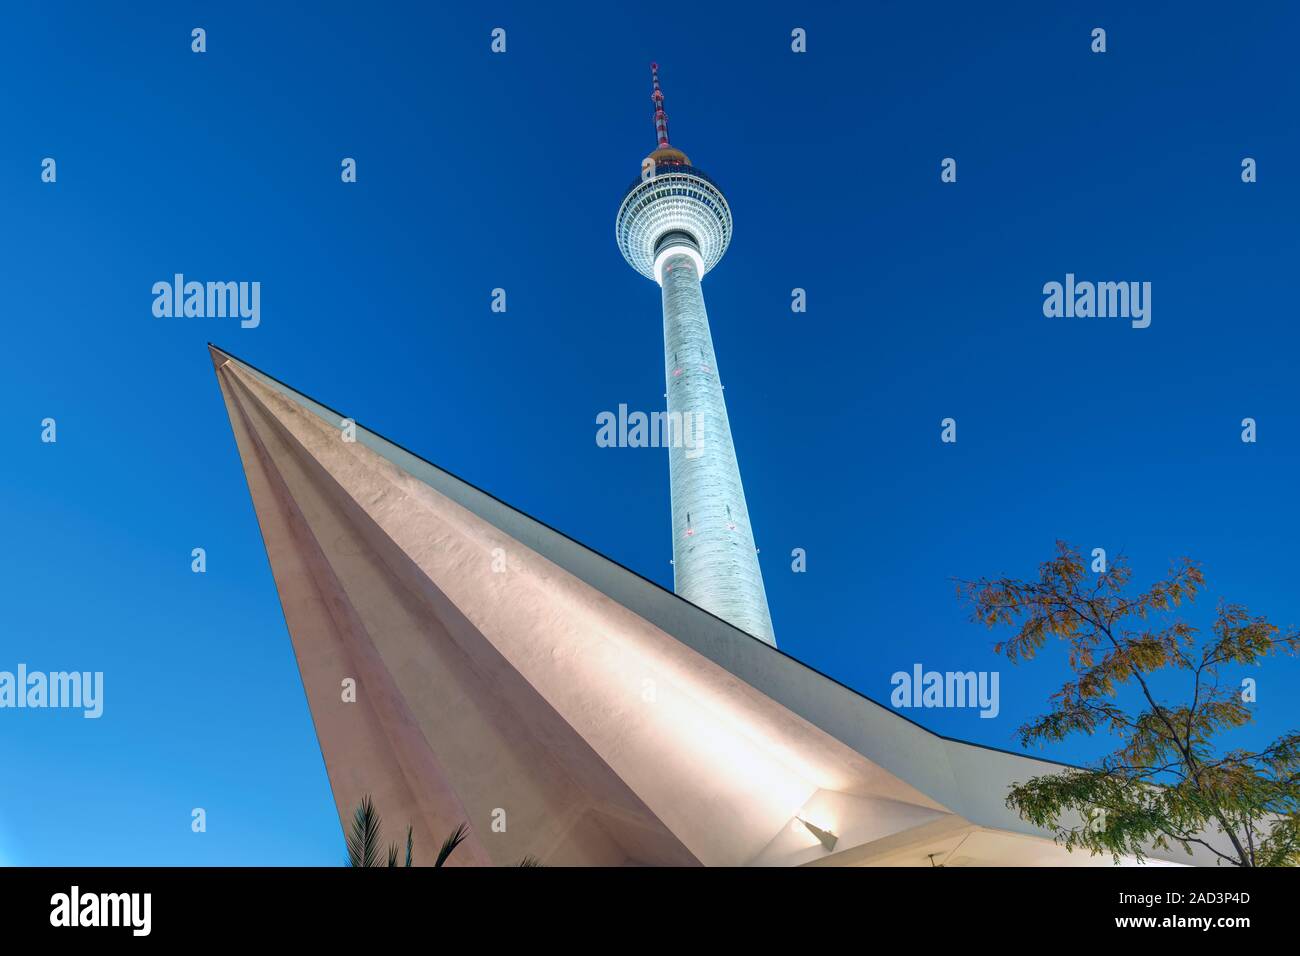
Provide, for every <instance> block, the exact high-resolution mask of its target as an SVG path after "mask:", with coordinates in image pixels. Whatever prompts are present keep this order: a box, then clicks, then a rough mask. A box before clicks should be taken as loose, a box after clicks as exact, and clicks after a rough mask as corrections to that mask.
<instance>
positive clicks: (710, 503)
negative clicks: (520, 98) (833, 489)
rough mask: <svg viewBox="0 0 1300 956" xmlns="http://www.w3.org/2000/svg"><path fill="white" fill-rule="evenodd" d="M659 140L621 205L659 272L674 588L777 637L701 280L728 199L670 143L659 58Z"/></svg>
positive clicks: (636, 258) (627, 240)
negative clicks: (669, 432)
mask: <svg viewBox="0 0 1300 956" xmlns="http://www.w3.org/2000/svg"><path fill="white" fill-rule="evenodd" d="M650 76H651V82H652V92H651V94H650V99H651V100H652V101H653V103H654V122H655V135H656V137H657V139H658V145H657V146H656V148H655V150H654V152H652V153H651V154H650V155H649V156H647V157H646V158H645V160H644V161H643V162H642V166H641V178H640V179H638V180H637V181H636V182H635V183H633V184H632V186H631V187H630V188H629V189H628V191H627V195H626V196H624V197H623V204H622V205H621V206H620V207H619V210H618V218H617V220H616V222H615V234H616V236H617V239H618V247H619V249H620V250H621V251H622V253H623V258H625V259H626V260H627V261H628V264H629V265H630V266H632V268H633V269H635V270H636V271H637V272H639V273H641V274H642V275H643V276H645V277H646V278H647V279H654V280H655V281H656V282H658V283H659V285H660V288H661V290H662V294H663V310H664V373H665V378H666V379H667V382H668V395H667V397H668V421H669V423H671V425H672V426H673V429H674V432H673V435H672V440H671V441H670V443H669V445H670V447H669V449H668V473H669V485H670V488H671V491H672V518H673V589H674V590H675V591H676V592H677V593H678V594H679V595H681V596H682V597H683V598H685V599H686V600H688V601H690V602H691V603H692V604H696V605H698V606H700V607H702V608H704V609H705V610H706V611H709V612H710V613H712V614H715V615H717V616H718V617H720V618H722V619H723V620H724V621H728V622H729V623H731V624H733V625H735V626H736V627H738V628H740V629H741V630H742V631H745V632H746V633H748V634H752V635H753V636H754V637H757V638H760V639H761V640H764V641H766V642H767V643H769V644H771V645H772V646H774V647H775V646H776V638H775V636H774V635H773V633H772V616H771V614H770V613H769V611H768V607H767V592H766V591H765V590H764V589H763V573H762V571H761V570H760V569H759V566H758V551H757V548H756V546H755V544H754V532H753V528H752V527H751V525H750V523H749V508H748V506H747V505H746V504H745V489H744V487H743V486H742V485H741V483H740V466H739V464H738V463H737V461H736V449H735V446H734V445H733V444H732V441H731V425H730V423H729V422H728V420H727V405H726V402H725V401H724V400H723V396H722V384H721V382H720V381H719V377H718V363H717V359H716V357H715V355H714V352H713V337H712V335H711V334H710V332H709V316H708V313H707V312H706V311H705V309H704V293H703V291H702V289H701V288H700V280H701V279H703V278H704V276H705V274H706V273H707V272H708V271H709V270H710V269H712V268H713V267H714V266H716V265H717V264H718V261H719V260H720V259H721V258H722V254H723V253H724V252H726V251H727V245H728V244H729V243H730V242H731V208H730V207H729V206H728V205H727V200H726V198H725V197H724V196H723V195H722V190H720V189H719V188H718V187H717V185H716V184H715V183H714V182H713V180H712V179H710V178H709V177H708V176H707V175H706V174H705V173H704V172H703V171H702V170H700V169H699V168H697V167H695V166H692V165H691V161H690V159H689V158H688V157H687V156H686V154H685V153H683V152H682V151H681V150H680V149H677V148H675V147H673V146H671V145H669V142H668V114H667V113H665V112H664V94H663V91H662V90H660V88H659V65H658V64H656V63H652V64H650Z"/></svg>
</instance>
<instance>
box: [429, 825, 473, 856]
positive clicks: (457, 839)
mask: <svg viewBox="0 0 1300 956" xmlns="http://www.w3.org/2000/svg"><path fill="white" fill-rule="evenodd" d="M467 836H469V827H468V826H466V825H465V824H463V823H462V824H461V825H460V826H458V827H456V829H455V830H452V831H451V835H450V836H448V837H447V839H445V840H443V841H442V849H441V850H439V851H438V859H437V860H435V861H434V864H433V865H434V866H442V865H443V864H444V863H446V862H447V857H449V856H451V853H452V851H453V850H455V849H456V847H458V846H460V845H461V843H462V842H463V841H464V839H465V837H467Z"/></svg>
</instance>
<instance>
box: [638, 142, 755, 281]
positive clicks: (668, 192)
mask: <svg viewBox="0 0 1300 956" xmlns="http://www.w3.org/2000/svg"><path fill="white" fill-rule="evenodd" d="M655 152H656V153H663V152H667V151H665V150H656V151H655ZM673 152H674V153H677V155H678V156H681V158H682V159H685V158H686V157H685V154H683V153H678V152H677V151H676V150H673ZM665 158H668V159H674V158H676V157H665ZM651 159H652V161H653V162H654V175H653V176H650V177H648V178H646V179H639V180H637V181H636V182H635V183H633V184H632V186H631V187H630V188H629V189H628V191H627V195H626V196H625V197H624V198H623V204H622V206H620V207H619V210H618V218H617V219H616V220H615V234H616V236H617V238H618V248H619V249H620V250H621V251H622V253H623V258H624V259H626V260H627V262H628V265H630V266H631V267H632V268H633V269H635V270H636V271H637V272H639V273H641V274H642V275H643V276H645V277H646V278H647V279H654V280H655V281H659V279H660V277H659V276H657V275H656V274H655V260H656V258H657V257H658V256H659V255H660V253H662V252H663V251H664V250H665V249H667V248H671V247H672V246H674V245H676V244H677V243H678V241H679V240H685V239H689V240H690V241H689V243H687V242H684V241H683V242H682V244H683V245H686V247H687V248H689V247H690V246H691V245H694V247H695V250H696V251H697V252H698V254H699V257H700V259H701V264H700V275H701V276H703V275H704V274H705V273H706V272H708V271H709V270H710V269H712V268H713V267H714V266H716V265H717V264H718V261H719V260H720V259H721V258H722V254H723V253H724V252H726V251H727V246H728V245H729V244H730V243H731V207H730V206H728V205H727V199H726V197H725V196H723V195H722V190H720V189H719V188H718V187H717V186H715V185H714V183H713V180H711V179H709V177H708V176H707V175H705V173H704V171H703V170H700V169H697V168H695V167H694V166H691V165H689V162H685V163H683V162H661V161H659V160H655V159H654V155H653V154H652V155H651ZM648 169H649V167H648V166H647V170H648Z"/></svg>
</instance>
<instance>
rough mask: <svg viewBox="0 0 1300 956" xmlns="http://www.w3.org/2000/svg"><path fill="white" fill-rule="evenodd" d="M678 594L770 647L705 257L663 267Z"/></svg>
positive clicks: (681, 258) (679, 256)
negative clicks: (707, 301) (712, 324)
mask: <svg viewBox="0 0 1300 956" xmlns="http://www.w3.org/2000/svg"><path fill="white" fill-rule="evenodd" d="M661 268H662V273H661V274H662V276H663V282H662V292H663V312H664V363H665V373H666V378H667V382H668V388H667V393H668V420H669V422H670V423H671V424H672V426H673V427H674V428H676V429H677V431H676V436H678V437H674V440H673V441H672V442H671V443H670V447H669V451H668V468H669V483H670V486H671V492H672V525H673V578H674V583H673V590H675V591H676V592H677V593H678V594H680V595H681V596H682V597H684V598H685V599H686V600H688V601H690V602H691V603H692V604H696V605H699V606H700V607H702V608H704V609H705V610H706V611H709V612H710V613H712V614H715V615H717V616H718V617H720V618H722V619H723V620H725V621H728V622H730V623H731V624H734V625H735V626H736V627H738V628H740V629H741V630H743V631H745V632H747V633H749V634H752V635H753V636H755V637H758V638H760V639H762V640H764V641H766V642H767V643H769V644H775V643H776V639H775V637H774V636H773V632H772V619H771V614H770V613H769V611H768V606H767V593H766V591H765V590H764V588H763V575H762V572H761V571H760V570H759V564H758V554H757V551H756V548H755V543H754V533H753V529H752V527H751V526H750V523H749V508H748V506H747V505H746V503H745V489H744V488H743V487H742V485H741V482H740V466H739V464H738V463H737V461H736V449H735V446H734V445H733V443H732V440H731V425H730V422H729V421H728V419H727V405H726V402H725V400H724V398H723V394H722V384H721V382H720V381H719V378H718V365H717V360H716V358H715V356H714V352H713V336H712V334H711V333H710V331H709V316H708V312H707V311H706V310H705V307H704V293H703V290H702V289H701V287H700V270H699V267H698V256H695V255H692V254H690V253H688V252H687V251H686V250H685V249H683V250H682V251H680V252H675V251H668V252H667V253H666V256H665V258H664V260H663V262H662V266H661Z"/></svg>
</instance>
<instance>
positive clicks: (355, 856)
mask: <svg viewBox="0 0 1300 956" xmlns="http://www.w3.org/2000/svg"><path fill="white" fill-rule="evenodd" d="M378 859H379V813H378V812H377V811H376V810H375V804H374V802H373V801H372V800H371V799H370V794H366V795H365V796H364V797H362V798H361V803H360V805H359V806H358V807H357V811H356V813H355V814H354V815H353V817H352V832H351V833H350V834H349V835H348V865H349V866H377V865H378Z"/></svg>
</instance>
